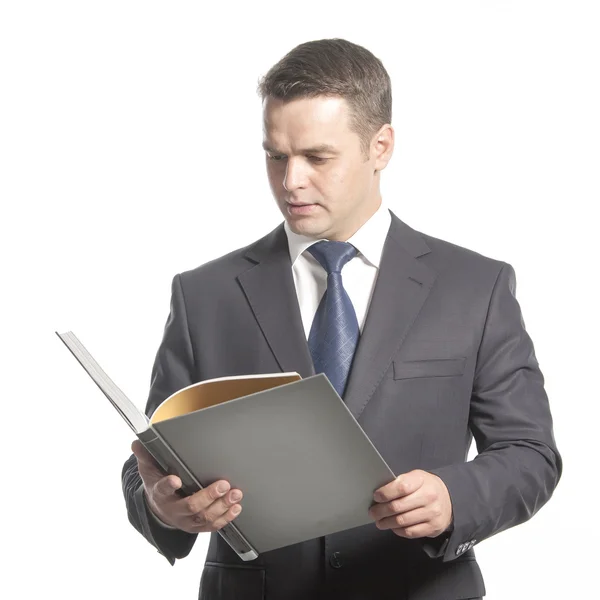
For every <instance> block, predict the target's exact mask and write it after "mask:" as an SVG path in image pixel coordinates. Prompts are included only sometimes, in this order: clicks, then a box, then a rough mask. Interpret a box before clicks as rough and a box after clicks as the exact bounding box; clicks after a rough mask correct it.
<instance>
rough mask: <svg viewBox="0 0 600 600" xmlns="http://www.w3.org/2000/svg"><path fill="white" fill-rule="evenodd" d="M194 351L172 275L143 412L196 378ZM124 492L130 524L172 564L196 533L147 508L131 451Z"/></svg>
mask: <svg viewBox="0 0 600 600" xmlns="http://www.w3.org/2000/svg"><path fill="white" fill-rule="evenodd" d="M195 375H196V373H195V365H194V351H193V345H192V341H191V338H190V335H189V330H188V324H187V314H186V308H185V300H184V297H183V289H182V286H181V278H180V275H175V277H174V278H173V282H172V285H171V308H170V313H169V316H168V318H167V322H166V325H165V329H164V334H163V339H162V342H161V344H160V346H159V348H158V352H157V354H156V358H155V360H154V366H153V368H152V377H151V385H150V393H149V396H148V402H147V404H146V411H145V412H146V415H148V417H150V416H151V415H152V413H153V412H154V411H155V410H156V408H157V407H158V405H159V404H160V403H161V402H162V401H163V400H165V399H166V398H168V397H169V396H170V395H171V394H173V393H174V392H176V391H177V390H179V389H181V388H183V387H186V386H188V385H191V384H192V383H194V382H195V381H196V380H197V379H196V377H195ZM121 479H122V485H123V494H124V496H125V504H126V506H127V514H128V517H129V521H130V523H131V524H132V525H133V526H134V527H135V528H136V529H137V530H138V531H139V532H140V533H141V534H142V535H143V536H144V537H145V538H146V539H147V540H148V541H149V542H150V543H151V544H152V545H153V546H154V547H155V548H156V549H157V550H158V552H159V553H161V554H162V555H163V556H165V557H166V558H167V560H168V561H169V562H170V563H171V564H174V563H175V559H176V558H183V557H185V556H187V555H188V554H189V553H190V551H191V549H192V547H193V545H194V542H195V540H196V536H197V534H190V533H186V532H185V531H181V530H179V529H173V528H170V527H164V526H163V525H161V523H160V521H159V520H158V519H156V518H155V517H154V515H153V514H152V512H151V511H150V508H149V507H148V505H147V503H146V500H145V496H144V488H143V484H142V479H141V477H140V474H139V472H138V467H137V459H136V458H135V456H134V455H133V454H132V455H131V456H130V457H129V458H128V459H127V461H126V462H125V464H124V466H123V470H122V476H121Z"/></svg>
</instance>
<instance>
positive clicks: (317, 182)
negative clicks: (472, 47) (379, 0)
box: [123, 39, 562, 600]
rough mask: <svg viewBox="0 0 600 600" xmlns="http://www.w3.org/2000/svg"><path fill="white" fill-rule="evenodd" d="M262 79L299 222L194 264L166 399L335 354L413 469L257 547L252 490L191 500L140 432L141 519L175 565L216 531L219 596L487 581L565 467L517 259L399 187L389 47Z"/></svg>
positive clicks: (467, 587) (168, 329) (379, 441)
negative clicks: (332, 514) (495, 542)
mask: <svg viewBox="0 0 600 600" xmlns="http://www.w3.org/2000/svg"><path fill="white" fill-rule="evenodd" d="M259 90H260V93H261V96H262V98H263V109H264V141H263V146H264V149H265V151H266V161H267V173H268V178H269V182H270V185H271V189H272V191H273V195H274V197H275V199H276V201H277V204H278V206H279V209H280V210H281V212H282V214H283V216H284V219H285V223H284V224H282V225H280V226H279V227H277V228H276V229H275V230H274V231H272V232H271V233H269V234H268V235H266V236H265V237H263V238H261V239H259V240H258V241H257V242H255V243H253V244H251V245H250V246H248V247H245V248H242V249H240V250H237V251H235V252H232V253H230V254H228V255H226V256H224V257H222V258H219V259H217V260H214V261H211V262H209V263H207V264H205V265H202V266H200V267H198V268H197V269H194V270H192V271H188V272H185V273H181V274H178V275H176V276H175V277H174V279H173V284H172V298H171V311H170V314H169V318H168V320H167V323H166V326H165V332H164V338H163V341H162V343H161V345H160V347H159V349H158V353H157V356H156V361H155V364H154V368H153V373H152V385H151V389H150V395H149V399H148V404H147V408H146V412H147V414H148V415H150V414H151V413H152V412H153V411H154V410H155V408H156V407H157V406H158V404H159V403H160V402H161V401H162V400H164V399H165V398H166V397H167V396H168V395H170V394H171V393H173V392H175V391H176V390H177V389H179V388H182V387H184V386H187V385H190V384H191V383H193V382H195V381H198V380H203V379H209V378H213V377H219V376H225V375H231V374H245V373H264V372H274V371H298V372H299V373H300V374H301V375H302V376H303V377H306V376H310V375H312V374H314V373H315V372H325V373H326V374H327V376H328V377H329V378H330V379H331V381H332V383H333V382H335V385H336V387H337V388H338V391H340V393H341V394H342V397H343V399H344V401H345V402H346V404H347V406H348V408H349V409H350V410H351V412H352V413H353V415H354V416H355V417H356V419H357V420H358V422H359V423H360V424H361V426H362V427H363V429H364V430H365V432H366V433H367V435H368V436H369V437H370V439H371V440H372V441H373V443H374V445H375V446H376V447H377V449H378V450H379V452H380V453H381V454H382V456H383V458H384V459H385V460H386V461H387V463H388V464H389V465H390V467H391V469H392V470H393V471H394V472H395V473H400V475H399V476H398V477H397V479H396V480H395V481H393V482H391V483H390V484H388V485H386V486H384V487H383V488H381V489H380V490H378V491H377V493H376V494H375V496H374V500H375V501H376V504H374V506H373V507H372V508H371V510H370V515H371V517H372V519H373V523H372V524H371V525H367V526H364V527H358V528H354V529H351V530H348V531H344V532H340V533H338V534H335V535H329V536H326V537H324V538H320V539H314V540H310V541H307V542H304V543H301V544H296V545H293V546H288V547H285V548H282V549H279V550H274V551H271V552H266V553H264V554H262V555H260V556H259V557H258V558H257V559H256V560H255V561H252V562H243V561H241V560H240V559H239V558H238V557H237V555H236V554H235V553H234V552H233V551H232V550H231V549H230V548H229V546H228V545H227V544H226V543H225V542H224V540H222V539H221V538H220V536H219V535H218V534H217V533H215V532H216V531H217V530H218V529H220V528H221V527H223V526H224V525H225V524H226V523H228V522H230V521H232V520H234V519H235V518H236V516H237V515H238V514H239V513H240V511H241V510H243V491H244V490H235V489H233V490H232V489H230V486H229V483H228V482H226V481H218V482H214V483H213V484H212V485H209V486H208V487H207V488H205V489H204V490H202V491H200V492H198V493H196V494H194V495H193V496H190V497H188V498H182V497H180V496H179V495H178V494H177V493H176V490H177V489H178V487H179V486H180V485H181V482H180V480H179V478H177V477H176V476H173V475H171V476H167V477H165V476H164V474H163V473H161V472H160V471H159V470H158V469H157V468H156V466H155V465H154V463H153V461H152V459H151V457H150V456H149V455H148V454H147V453H146V452H145V451H144V449H143V447H141V445H140V444H139V443H138V442H134V444H133V445H132V448H133V451H134V454H135V456H132V457H130V459H129V460H128V461H127V462H126V463H125V466H124V469H123V489H124V493H125V498H126V503H127V508H128V512H129V518H130V520H131V522H132V524H133V525H134V526H135V527H136V529H138V531H140V532H141V533H142V534H143V535H144V536H145V537H146V538H147V539H148V540H149V541H150V543H152V544H153V545H154V546H155V547H156V548H157V549H158V550H159V552H161V553H162V554H164V555H165V557H167V559H168V560H169V561H170V562H171V563H173V562H174V560H175V559H176V558H181V557H184V556H186V555H187V554H188V553H189V551H190V550H191V548H192V545H193V543H194V541H195V538H196V535H197V533H199V532H211V538H210V545H209V550H208V555H207V558H206V564H205V566H204V571H203V574H202V579H201V588H200V598H202V599H210V600H233V599H238V598H244V599H254V598H256V599H258V598H265V599H267V600H290V599H294V598H298V599H307V600H308V599H314V598H324V599H325V598H326V599H338V598H339V599H340V600H342V599H343V600H352V599H356V600H358V599H361V600H365V599H378V600H384V599H388V598H389V599H392V598H393V599H406V600H453V599H465V598H479V597H481V596H483V595H484V594H485V589H484V585H483V580H482V577H481V573H480V571H479V567H478V565H477V562H476V560H475V555H474V551H473V546H474V545H475V544H477V543H479V542H481V541H483V540H484V539H486V538H488V537H490V536H491V535H494V534H495V533H498V532H499V531H502V530H504V529H507V528H509V527H512V526H514V525H517V524H519V523H522V522H523V521H525V520H527V519H528V518H530V517H531V516H532V515H533V514H534V513H535V512H536V511H537V510H539V508H540V507H541V506H542V505H543V504H544V503H545V502H546V501H547V500H548V499H549V498H550V496H551V494H552V492H553V490H554V488H555V487H556V485H557V483H558V480H559V478H560V474H561V469H562V465H561V459H560V455H559V453H558V451H557V449H556V446H555V442H554V437H553V432H552V418H551V415H550V410H549V406H548V400H547V396H546V393H545V391H544V387H543V377H542V374H541V372H540V370H539V367H538V363H537V361H536V358H535V354H534V349H533V345H532V342H531V339H530V338H529V336H528V334H527V333H526V331H525V328H524V325H523V321H522V318H521V313H520V309H519V305H518V303H517V300H516V299H515V296H514V293H515V274H514V270H513V269H512V267H511V266H510V265H509V264H507V263H504V262H500V261H497V260H492V259H490V258H486V257H484V256H481V255H480V254H477V253H475V252H472V251H470V250H467V249H464V248H461V247H458V246H455V245H453V244H449V243H447V242H444V241H442V240H439V239H435V238H433V237H430V236H428V235H425V234H422V233H419V232H417V231H415V230H413V229H411V228H410V227H409V226H408V225H406V224H405V223H403V222H402V221H401V220H400V219H399V218H398V217H397V216H396V215H394V214H393V213H391V211H389V210H387V209H386V208H385V206H384V205H383V204H382V198H381V193H380V173H381V171H382V170H383V169H384V168H385V167H386V165H387V164H388V162H389V160H390V158H391V156H392V152H393V149H394V131H393V129H392V127H391V125H390V123H391V86H390V81H389V77H388V74H387V72H386V71H385V69H384V67H383V65H382V64H381V62H380V61H379V60H378V59H377V58H375V57H374V56H373V55H372V54H371V53H370V52H369V51H367V50H366V49H364V48H362V47H360V46H357V45H355V44H352V43H350V42H347V41H345V40H340V39H334V40H320V41H314V42H308V43H305V44H301V45H300V46H298V47H296V48H294V49H293V50H292V51H291V52H290V53H288V54H287V55H286V56H285V57H284V58H283V59H282V60H281V61H280V62H279V63H278V64H276V65H275V66H274V67H272V69H271V70H270V71H269V72H268V73H267V75H266V77H265V78H264V79H263V80H262V82H261V84H260V86H259ZM342 274H343V277H342ZM333 317H334V318H333ZM223 435H227V432H223ZM472 437H474V438H475V441H476V444H477V449H478V452H479V453H478V456H477V457H476V458H475V459H474V460H473V461H469V462H465V461H466V456H467V452H468V449H469V446H470V443H471V440H472ZM314 492H315V493H316V494H318V493H319V490H315V491H314ZM235 494H237V496H236V495H235Z"/></svg>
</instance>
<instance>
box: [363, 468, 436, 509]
mask: <svg viewBox="0 0 600 600" xmlns="http://www.w3.org/2000/svg"><path fill="white" fill-rule="evenodd" d="M424 474H425V473H424V471H421V470H420V469H417V470H415V471H410V472H409V473H404V474H403V475H399V476H398V477H396V479H394V481H390V483H388V484H386V485H384V486H383V487H380V488H379V489H377V490H375V492H374V494H373V499H374V500H375V502H389V501H390V500H394V499H395V498H401V497H403V496H407V495H408V494H412V493H413V492H416V491H417V490H418V489H419V488H420V487H421V486H422V485H423V482H424V480H425V478H424Z"/></svg>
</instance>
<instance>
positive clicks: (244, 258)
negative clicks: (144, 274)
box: [179, 232, 273, 285]
mask: <svg viewBox="0 0 600 600" xmlns="http://www.w3.org/2000/svg"><path fill="white" fill-rule="evenodd" d="M272 235H273V232H271V233H270V234H268V236H272ZM268 236H265V237H263V238H260V239H259V240H255V241H253V242H251V243H250V244H247V245H246V246H242V247H241V248H237V249H236V250H232V251H231V252H228V253H227V254H224V255H222V256H219V257H217V258H213V259H211V260H209V261H207V262H205V263H203V264H201V265H198V266H197V267H194V268H193V269H188V270H184V271H182V272H181V273H179V275H180V277H181V279H182V281H183V282H184V285H185V284H190V283H198V282H202V283H203V284H207V283H210V282H215V281H217V280H218V281H220V282H223V281H226V280H235V278H236V277H237V275H239V274H240V273H242V272H244V271H246V270H247V269H249V268H250V267H252V266H253V265H254V263H253V262H252V261H251V260H249V258H248V253H249V251H250V250H251V249H252V248H253V247H254V246H256V245H257V244H259V243H261V242H262V241H263V240H264V239H265V238H267V237H268Z"/></svg>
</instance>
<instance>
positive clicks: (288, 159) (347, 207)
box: [263, 96, 393, 241]
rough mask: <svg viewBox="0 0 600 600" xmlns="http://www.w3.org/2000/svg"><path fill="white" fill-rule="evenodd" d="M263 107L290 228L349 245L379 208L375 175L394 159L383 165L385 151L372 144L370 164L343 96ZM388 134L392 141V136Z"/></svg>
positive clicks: (272, 177) (271, 170) (271, 163)
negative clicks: (350, 118) (351, 122)
mask: <svg viewBox="0 0 600 600" xmlns="http://www.w3.org/2000/svg"><path fill="white" fill-rule="evenodd" d="M263 109H264V111H263V117H264V120H263V134H264V139H263V147H264V148H265V151H266V161H267V175H268V177H269V184H270V186H271V190H272V191H273V196H274V197H275V200H276V201H277V204H278V206H279V209H280V210H281V212H282V214H283V216H284V218H285V219H286V221H287V222H288V224H289V226H290V228H291V229H292V231H294V232H295V233H299V234H303V235H306V236H309V237H313V238H326V239H330V240H338V241H346V240H347V239H348V238H350V237H351V236H352V235H353V234H354V233H355V232H356V231H357V230H358V229H359V228H360V227H361V226H362V225H363V224H364V223H365V222H366V221H367V220H368V219H369V218H370V217H371V216H372V215H373V213H374V212H375V211H376V210H377V208H378V207H379V204H380V203H381V196H380V193H379V177H378V176H377V177H376V173H375V171H376V169H381V168H383V167H384V166H385V164H387V160H389V156H387V159H386V160H384V161H383V163H382V159H381V155H382V154H383V153H384V152H383V149H382V148H379V149H378V147H377V145H376V144H372V145H371V149H370V155H369V159H368V160H366V161H365V157H364V156H363V154H362V152H361V148H360V139H359V137H358V135H357V134H356V133H354V132H353V131H351V130H350V127H349V116H348V105H347V103H346V100H344V99H343V98H339V97H325V96H319V97H317V98H301V99H296V100H292V101H288V102H284V101H282V100H277V99H273V98H270V97H267V98H266V99H265V102H264V106H263ZM390 129H391V128H390ZM384 133H387V136H385V137H386V139H387V140H388V142H389V141H390V136H391V132H390V131H387V132H384ZM391 139H392V146H393V136H391ZM389 154H390V155H391V152H389Z"/></svg>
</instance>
